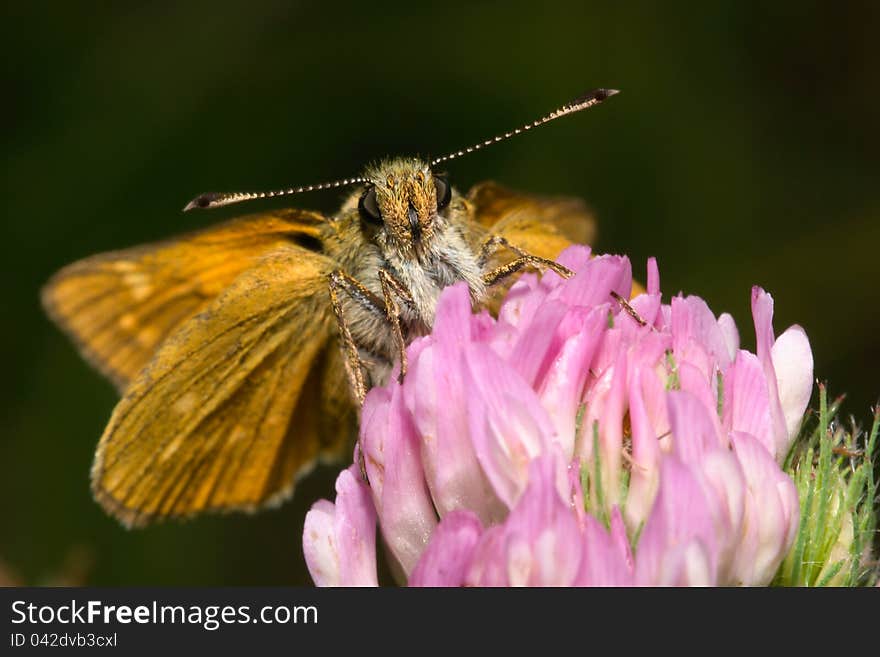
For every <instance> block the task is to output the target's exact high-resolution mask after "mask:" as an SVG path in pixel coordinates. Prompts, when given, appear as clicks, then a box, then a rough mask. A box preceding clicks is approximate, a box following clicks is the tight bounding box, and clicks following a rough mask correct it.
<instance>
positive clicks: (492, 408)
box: [465, 344, 555, 508]
mask: <svg viewBox="0 0 880 657" xmlns="http://www.w3.org/2000/svg"><path fill="white" fill-rule="evenodd" d="M465 371H466V379H465V390H466V391H467V402H466V403H467V415H468V429H469V433H470V436H471V440H472V441H473V446H474V450H475V451H476V454H477V459H478V460H479V463H480V465H481V466H482V469H483V472H485V474H486V476H487V477H488V479H489V481H490V482H491V483H492V488H493V489H494V491H495V493H496V494H497V496H498V497H499V498H500V499H501V500H502V501H503V502H504V503H505V504H506V505H507V507H508V508H512V507H513V506H514V504H516V501H517V499H518V498H519V496H520V494H521V493H522V490H523V488H524V487H525V485H526V480H527V478H528V467H529V462H530V461H531V460H532V459H533V458H534V457H536V456H538V455H540V454H542V453H547V452H549V451H550V447H551V444H553V443H554V442H555V440H554V434H555V429H554V427H553V423H552V422H551V421H550V418H549V417H548V415H547V412H546V411H545V410H544V408H543V407H542V406H541V403H540V401H539V400H538V396H537V394H536V393H535V391H534V390H532V388H531V386H529V385H528V384H527V383H526V382H525V381H524V380H523V379H522V377H521V376H519V374H518V373H517V372H516V371H515V370H513V368H512V367H510V365H508V364H507V363H506V362H504V361H503V360H501V358H499V357H498V356H497V355H496V354H495V353H494V352H493V351H492V350H491V349H489V348H488V347H487V346H485V345H478V344H476V345H471V347H470V348H469V349H468V351H467V354H466V357H465Z"/></svg>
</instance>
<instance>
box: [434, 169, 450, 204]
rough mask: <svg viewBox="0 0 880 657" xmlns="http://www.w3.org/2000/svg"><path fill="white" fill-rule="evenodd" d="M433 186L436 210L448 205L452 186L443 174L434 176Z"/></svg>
mask: <svg viewBox="0 0 880 657" xmlns="http://www.w3.org/2000/svg"><path fill="white" fill-rule="evenodd" d="M434 188H435V189H436V190H437V212H440V210H442V209H443V208H445V207H446V206H447V205H449V200H450V199H451V198H452V186H451V185H450V184H449V181H448V180H446V178H444V177H443V176H434Z"/></svg>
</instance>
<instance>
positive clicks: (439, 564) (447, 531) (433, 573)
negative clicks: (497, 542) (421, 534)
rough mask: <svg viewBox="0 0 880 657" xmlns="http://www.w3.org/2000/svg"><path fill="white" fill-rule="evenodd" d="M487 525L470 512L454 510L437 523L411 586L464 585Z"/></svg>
mask: <svg viewBox="0 0 880 657" xmlns="http://www.w3.org/2000/svg"><path fill="white" fill-rule="evenodd" d="M482 533H483V525H482V524H481V523H480V519H479V518H477V516H475V515H474V514H473V513H471V512H470V511H452V512H450V513H449V514H448V515H447V516H446V517H445V518H443V521H442V522H441V523H440V524H439V525H438V526H437V529H436V530H435V531H434V535H433V536H432V537H431V543H430V545H429V546H428V549H426V550H425V551H424V553H423V554H422V557H421V559H419V562H418V564H416V567H415V569H414V570H413V572H412V575H411V576H410V579H409V585H410V586H462V585H464V583H465V576H466V575H467V573H468V570H469V568H470V565H471V558H472V556H473V553H474V550H475V548H476V547H477V543H478V542H479V540H480V535H481V534H482Z"/></svg>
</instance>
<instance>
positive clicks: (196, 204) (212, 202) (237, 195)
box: [183, 177, 367, 212]
mask: <svg viewBox="0 0 880 657" xmlns="http://www.w3.org/2000/svg"><path fill="white" fill-rule="evenodd" d="M365 182H367V179H366V178H360V177H359V178H344V179H343V180H334V181H333V182H325V183H321V184H319V185H306V186H304V187H291V188H289V189H276V190H273V191H270V192H226V193H223V194H220V193H216V192H209V193H207V194H200V195H199V196H196V197H195V198H194V199H193V200H192V201H190V202H189V203H187V204H186V207H185V208H183V211H184V212H188V211H189V210H194V209H196V208H198V209H200V210H201V209H208V208H219V207H222V206H224V205H232V204H233V203H241V202H243V201H253V200H254V199H258V198H275V197H278V196H290V195H292V194H302V193H303V192H315V191H318V190H320V189H335V188H337V187H346V186H348V185H357V184H359V183H365Z"/></svg>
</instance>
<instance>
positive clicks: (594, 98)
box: [431, 89, 620, 167]
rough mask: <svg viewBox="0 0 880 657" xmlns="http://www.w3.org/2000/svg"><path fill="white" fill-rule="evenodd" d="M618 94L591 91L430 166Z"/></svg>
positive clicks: (442, 158) (607, 91) (445, 156)
mask: <svg viewBox="0 0 880 657" xmlns="http://www.w3.org/2000/svg"><path fill="white" fill-rule="evenodd" d="M619 93H620V92H619V91H618V90H617V89H593V90H592V91H590V92H589V93H586V94H584V95H583V96H581V97H580V98H578V99H577V100H573V101H572V102H570V103H567V104H566V105H563V106H562V107H560V108H559V109H557V110H555V111H553V112H550V114H548V115H547V116H544V117H541V118H540V119H537V120H535V121H532V122H531V123H526V124H525V125H524V126H522V127H521V128H517V129H516V130H512V131H510V132H505V133H504V134H503V135H497V136H496V137H493V138H492V139H487V140H486V141H481V142H478V143H476V144H474V145H473V146H468V147H467V148H464V149H462V150H460V151H453V152H452V153H449V154H448V155H444V156H443V157H438V158H436V159H434V160H431V166H432V167H433V166H435V165H437V164H441V163H443V162H448V161H449V160H454V159H455V158H457V157H461V156H462V155H467V154H468V153H473V152H474V151H478V150H480V149H481V148H483V147H485V146H491V145H492V144H497V143H498V142H499V141H504V140H505V139H510V138H511V137H514V136H516V135H518V134H520V133H523V132H526V131H527V130H531V129H532V128H537V127H538V126H539V125H544V124H545V123H550V121H553V120H554V119H558V118H559V117H561V116H565V115H566V114H574V113H575V112H580V111H581V110H585V109H587V108H590V107H593V106H594V105H598V104H599V103H601V102H602V101H603V100H605V99H606V98H610V97H611V96H613V95H615V94H619Z"/></svg>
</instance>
